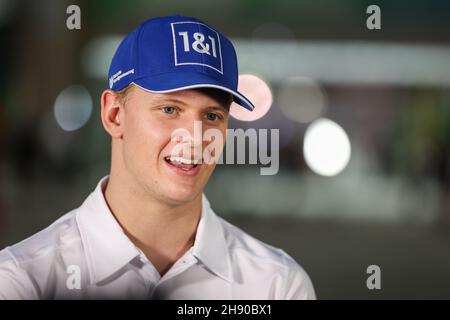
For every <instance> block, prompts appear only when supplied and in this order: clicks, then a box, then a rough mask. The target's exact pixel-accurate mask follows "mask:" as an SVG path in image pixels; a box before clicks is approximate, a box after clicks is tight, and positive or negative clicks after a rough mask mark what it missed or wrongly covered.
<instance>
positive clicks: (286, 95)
mask: <svg viewBox="0 0 450 320" xmlns="http://www.w3.org/2000/svg"><path fill="white" fill-rule="evenodd" d="M278 102H279V105H280V108H281V110H283V112H284V113H285V114H286V116H288V117H289V118H291V119H292V120H295V121H298V122H300V123H309V122H311V121H313V120H315V119H317V118H319V117H320V116H321V115H322V114H323V113H324V112H325V109H326V105H327V96H326V94H325V93H324V91H323V90H322V89H321V87H320V85H319V84H318V83H317V81H314V80H313V79H310V78H308V77H291V78H287V79H286V80H285V81H283V82H281V84H280V90H279V94H278Z"/></svg>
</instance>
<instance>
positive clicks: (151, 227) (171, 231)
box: [104, 175, 202, 275]
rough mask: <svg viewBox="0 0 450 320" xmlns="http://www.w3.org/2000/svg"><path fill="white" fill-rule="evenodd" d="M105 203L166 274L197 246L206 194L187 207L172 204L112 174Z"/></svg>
mask: <svg viewBox="0 0 450 320" xmlns="http://www.w3.org/2000/svg"><path fill="white" fill-rule="evenodd" d="M104 196H105V200H106V202H107V204H108V206H109V208H110V210H111V212H112V213H113V215H114V217H115V218H116V220H117V221H118V222H119V224H120V225H121V227H122V229H123V230H124V232H125V234H126V235H127V236H128V237H129V238H130V240H131V241H132V242H133V243H134V244H135V245H136V246H137V247H138V248H139V249H141V250H142V251H143V252H144V254H145V255H146V256H147V258H148V260H150V261H151V262H152V264H153V265H154V266H155V268H156V269H157V270H158V272H159V273H160V274H161V275H163V274H165V273H166V272H167V271H168V270H169V269H170V267H171V266H172V265H173V264H174V263H175V262H176V261H177V260H178V259H179V258H180V257H181V256H182V255H183V254H184V253H185V252H186V251H187V250H188V249H189V248H190V247H191V246H192V245H193V243H194V240H195V233H196V230H197V225H198V222H199V220H200V214H201V207H202V198H201V197H202V195H201V194H200V195H199V196H198V197H197V198H195V199H194V200H193V201H191V202H189V203H186V204H183V205H178V206H176V205H169V204H166V203H162V202H161V201H157V200H156V199H154V198H152V197H151V196H147V197H145V196H143V193H142V192H133V189H132V188H131V187H130V186H128V185H124V184H123V183H120V181H119V178H118V177H116V176H113V175H111V176H110V177H109V179H108V184H107V186H106V189H105V191H104Z"/></svg>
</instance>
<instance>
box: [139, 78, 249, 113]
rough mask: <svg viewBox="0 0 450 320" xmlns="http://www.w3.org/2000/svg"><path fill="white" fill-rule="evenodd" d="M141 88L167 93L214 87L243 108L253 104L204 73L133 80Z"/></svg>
mask: <svg viewBox="0 0 450 320" xmlns="http://www.w3.org/2000/svg"><path fill="white" fill-rule="evenodd" d="M133 83H134V84H135V85H137V86H138V87H140V88H141V89H142V90H145V91H149V92H152V93H168V92H175V91H180V90H188V89H195V88H216V89H220V90H224V91H226V92H229V93H231V94H232V95H233V101H234V102H236V103H237V104H239V105H241V106H243V107H244V108H245V109H247V110H250V111H253V110H254V109H255V106H254V105H253V104H252V103H251V101H250V100H249V99H248V98H246V97H245V96H244V95H243V94H242V93H240V92H238V91H235V90H232V89H229V88H227V87H225V86H223V84H222V83H220V81H218V80H217V79H215V78H213V77H208V76H207V75H204V74H199V73H192V74H187V73H186V72H183V73H180V74H176V73H175V74H174V73H164V74H159V75H156V76H152V77H146V78H140V79H136V80H134V81H133Z"/></svg>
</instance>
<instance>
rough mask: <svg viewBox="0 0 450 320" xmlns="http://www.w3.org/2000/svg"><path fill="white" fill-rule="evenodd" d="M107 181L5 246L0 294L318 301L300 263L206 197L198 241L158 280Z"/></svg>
mask: <svg viewBox="0 0 450 320" xmlns="http://www.w3.org/2000/svg"><path fill="white" fill-rule="evenodd" d="M107 182H108V176H106V177H104V178H103V179H102V180H100V182H99V183H98V185H97V187H96V189H95V190H94V191H93V192H92V193H91V194H90V195H89V196H88V197H87V199H86V200H85V201H84V203H83V204H82V205H81V206H80V207H79V208H77V209H75V210H72V211H71V212H69V213H67V214H66V215H64V216H62V217H61V218H60V219H58V220H57V221H55V222H54V223H53V224H52V225H50V226H49V227H47V228H46V229H44V230H42V231H41V232H39V233H37V234H35V235H33V236H32V237H30V238H28V239H26V240H24V241H22V242H19V243H18V244H15V245H13V246H10V247H7V248H5V249H3V250H2V251H0V298H3V299H245V300H246V299H315V293H314V289H313V286H312V283H311V281H310V279H309V277H308V275H307V274H306V272H305V271H304V270H303V269H302V267H300V266H299V265H298V264H297V263H296V262H295V261H294V260H293V259H292V258H291V257H290V256H289V255H288V254H286V253H285V252H284V251H282V250H280V249H277V248H274V247H272V246H269V245H267V244H265V243H263V242H261V241H259V240H257V239H255V238H253V237H251V236H250V235H248V234H246V233H245V232H243V231H242V230H240V229H238V228H237V227H235V226H233V225H231V224H230V223H228V222H226V221H225V220H223V219H222V218H220V217H218V216H217V215H216V214H215V213H214V211H213V210H212V209H211V207H210V204H209V202H208V200H207V199H206V197H205V195H204V194H203V196H202V212H201V218H200V222H199V225H198V228H197V231H196V237H195V242H194V245H193V246H192V247H191V248H190V249H189V250H188V251H187V252H186V253H185V254H184V255H183V256H182V257H181V258H180V259H179V260H178V261H177V262H176V263H175V264H174V265H173V266H172V267H171V268H170V270H169V271H168V272H166V273H165V274H164V275H163V276H162V277H161V276H160V274H159V273H158V271H157V270H156V269H155V267H154V266H153V265H152V263H151V262H150V261H149V260H148V259H147V258H146V256H145V255H144V254H143V253H142V251H141V250H139V249H138V248H137V247H136V246H135V245H134V244H133V242H132V241H130V239H129V238H128V237H127V236H126V235H125V233H124V232H123V230H122V228H121V227H120V225H119V224H118V222H117V221H116V220H115V218H114V216H113V215H112V213H111V211H110V210H109V208H108V205H107V204H106V201H105V198H104V195H103V191H104V189H105V187H106V184H107Z"/></svg>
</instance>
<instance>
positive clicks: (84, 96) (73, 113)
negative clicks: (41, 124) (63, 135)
mask: <svg viewBox="0 0 450 320" xmlns="http://www.w3.org/2000/svg"><path fill="white" fill-rule="evenodd" d="M91 114H92V97H91V95H90V94H89V91H88V90H87V89H86V88H85V87H83V86H78V85H74V86H70V87H67V88H65V89H64V90H63V91H61V93H60V94H59V95H58V97H57V98H56V101H55V107H54V115H55V120H56V122H57V123H58V125H59V126H60V127H61V128H62V129H63V130H64V131H74V130H78V129H80V128H81V127H82V126H84V125H85V124H86V123H87V122H88V120H89V118H90V117H91Z"/></svg>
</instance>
